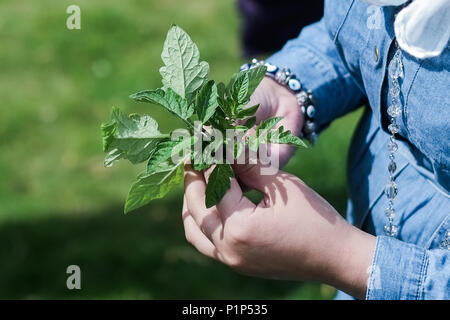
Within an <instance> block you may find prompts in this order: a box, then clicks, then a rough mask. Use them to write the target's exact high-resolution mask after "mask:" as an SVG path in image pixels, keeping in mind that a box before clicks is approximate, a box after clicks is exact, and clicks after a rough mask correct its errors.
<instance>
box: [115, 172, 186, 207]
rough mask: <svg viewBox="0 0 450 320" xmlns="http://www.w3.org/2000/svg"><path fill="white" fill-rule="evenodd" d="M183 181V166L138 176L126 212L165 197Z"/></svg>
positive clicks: (127, 202) (130, 193) (129, 196)
mask: <svg viewBox="0 0 450 320" xmlns="http://www.w3.org/2000/svg"><path fill="white" fill-rule="evenodd" d="M182 181H183V166H182V165H181V164H180V165H177V166H172V167H168V166H163V168H161V169H160V170H157V171H156V172H153V173H151V174H142V175H140V176H138V179H137V181H136V182H135V183H134V184H133V185H132V186H131V189H130V191H129V193H128V196H127V199H126V201H125V209H124V212H125V213H128V212H130V211H132V210H135V209H137V208H140V207H142V206H144V205H146V204H147V203H149V202H150V201H152V200H154V199H159V198H162V197H164V196H165V195H166V194H167V193H168V192H169V191H170V189H172V188H173V187H174V186H175V185H177V184H179V183H181V182H182Z"/></svg>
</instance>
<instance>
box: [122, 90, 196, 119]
mask: <svg viewBox="0 0 450 320" xmlns="http://www.w3.org/2000/svg"><path fill="white" fill-rule="evenodd" d="M130 98H131V99H133V100H135V101H139V102H149V103H155V104H159V105H160V106H162V107H164V108H166V109H167V110H169V111H170V112H171V113H173V114H175V115H176V116H178V117H180V118H181V119H183V120H187V119H188V118H189V117H191V116H192V115H193V114H194V106H193V105H192V104H189V103H188V102H187V100H186V99H184V98H182V97H181V96H180V95H178V94H177V93H176V92H175V91H173V90H172V89H171V88H168V89H167V90H166V91H164V90H162V89H156V90H144V91H140V92H137V93H135V94H132V95H131V96H130Z"/></svg>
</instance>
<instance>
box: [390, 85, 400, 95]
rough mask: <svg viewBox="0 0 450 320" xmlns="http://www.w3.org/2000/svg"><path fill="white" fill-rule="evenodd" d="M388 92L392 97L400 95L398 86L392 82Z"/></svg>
mask: <svg viewBox="0 0 450 320" xmlns="http://www.w3.org/2000/svg"><path fill="white" fill-rule="evenodd" d="M389 93H390V94H391V96H392V97H393V98H397V97H398V96H399V95H400V87H399V85H398V84H397V83H394V84H393V85H392V87H391V88H390V89H389Z"/></svg>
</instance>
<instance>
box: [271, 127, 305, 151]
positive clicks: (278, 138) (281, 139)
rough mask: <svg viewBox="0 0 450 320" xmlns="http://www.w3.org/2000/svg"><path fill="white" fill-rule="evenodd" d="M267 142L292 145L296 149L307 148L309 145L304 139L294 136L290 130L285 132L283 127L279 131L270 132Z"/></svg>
mask: <svg viewBox="0 0 450 320" xmlns="http://www.w3.org/2000/svg"><path fill="white" fill-rule="evenodd" d="M267 142H268V143H277V144H290V145H293V146H296V147H305V148H307V145H306V144H305V143H304V142H303V140H302V139H300V138H299V137H297V136H295V135H293V134H292V133H291V131H290V130H287V131H284V128H283V126H281V127H279V128H278V130H274V131H270V132H269V134H268V136H267Z"/></svg>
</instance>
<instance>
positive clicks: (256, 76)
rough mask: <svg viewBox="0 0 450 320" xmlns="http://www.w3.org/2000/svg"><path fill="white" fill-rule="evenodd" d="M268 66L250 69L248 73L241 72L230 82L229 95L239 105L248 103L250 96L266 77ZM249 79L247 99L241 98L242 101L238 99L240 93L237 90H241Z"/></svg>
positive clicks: (227, 89) (227, 90)
mask: <svg viewBox="0 0 450 320" xmlns="http://www.w3.org/2000/svg"><path fill="white" fill-rule="evenodd" d="M266 70H267V68H266V66H264V65H261V66H257V67H255V68H251V69H248V70H246V71H241V72H238V73H235V74H234V75H233V76H232V77H231V80H230V82H229V83H228V86H227V88H226V92H227V94H228V95H229V96H230V97H231V98H233V100H235V101H236V102H238V103H241V102H246V101H248V100H249V99H250V96H251V95H252V94H253V92H254V91H255V89H256V87H258V85H259V84H260V82H261V81H262V79H263V78H264V76H265V75H266ZM245 78H247V79H248V84H247V86H246V87H247V92H246V95H245V97H241V99H238V96H239V95H238V92H239V91H236V89H238V88H241V86H242V83H244V82H245V81H244V79H245ZM241 104H242V103H241Z"/></svg>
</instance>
